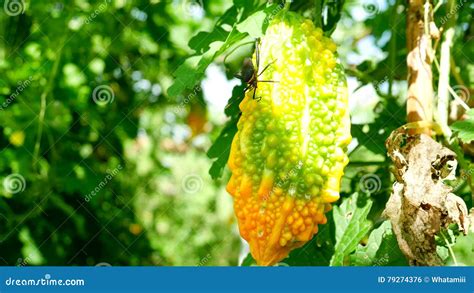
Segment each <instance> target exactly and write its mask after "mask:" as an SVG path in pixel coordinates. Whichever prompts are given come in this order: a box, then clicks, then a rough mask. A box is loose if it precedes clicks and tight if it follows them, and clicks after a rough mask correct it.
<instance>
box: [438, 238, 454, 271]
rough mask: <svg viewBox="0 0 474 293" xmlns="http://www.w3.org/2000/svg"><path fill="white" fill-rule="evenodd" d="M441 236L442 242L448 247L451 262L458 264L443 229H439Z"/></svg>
mask: <svg viewBox="0 0 474 293" xmlns="http://www.w3.org/2000/svg"><path fill="white" fill-rule="evenodd" d="M439 234H441V237H443V240H444V242H445V243H446V246H447V247H448V251H449V254H451V256H452V257H453V262H454V265H455V266H458V260H457V259H456V255H455V254H454V251H453V249H452V248H451V245H452V244H451V242H449V241H448V238H446V236H445V235H444V233H443V231H440V233H439Z"/></svg>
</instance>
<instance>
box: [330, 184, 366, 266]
mask: <svg viewBox="0 0 474 293" xmlns="http://www.w3.org/2000/svg"><path fill="white" fill-rule="evenodd" d="M371 207H372V201H371V200H370V199H368V198H366V197H364V196H363V195H359V194H358V193H354V194H353V195H352V196H351V197H349V198H347V199H345V200H344V202H343V203H342V204H341V205H340V206H339V207H337V206H336V207H334V212H333V216H334V223H335V225H336V247H335V252H334V255H333V257H332V258H331V262H330V265H331V266H342V265H344V258H345V257H346V256H348V255H349V254H350V253H352V252H353V251H354V250H355V249H356V248H357V245H358V244H359V242H360V241H361V240H362V239H363V238H364V237H365V236H366V234H367V233H368V232H369V231H370V228H371V226H372V224H371V222H370V221H369V220H367V215H368V214H369V212H370V208H371Z"/></svg>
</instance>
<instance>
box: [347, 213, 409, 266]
mask: <svg viewBox="0 0 474 293" xmlns="http://www.w3.org/2000/svg"><path fill="white" fill-rule="evenodd" d="M351 265H355V266H403V265H408V263H407V261H406V259H405V256H404V255H403V253H402V252H401V251H400V248H399V247H398V243H397V239H396V236H395V235H394V234H393V231H392V226H391V224H390V221H385V222H383V223H382V225H380V226H379V227H378V228H377V229H374V230H373V231H372V233H370V236H369V239H368V241H367V244H366V245H361V244H359V245H358V246H357V249H356V251H355V252H354V254H353V255H351Z"/></svg>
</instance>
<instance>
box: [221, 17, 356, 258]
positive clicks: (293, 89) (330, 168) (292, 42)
mask: <svg viewBox="0 0 474 293" xmlns="http://www.w3.org/2000/svg"><path fill="white" fill-rule="evenodd" d="M336 58H337V56H336V45H335V44H334V43H333V42H332V41H331V40H330V39H329V38H326V37H324V36H323V34H322V31H321V29H319V28H315V27H314V25H313V23H312V22H311V21H309V20H305V19H304V18H302V17H301V16H299V15H297V14H295V13H292V12H285V13H283V14H280V15H278V16H277V17H276V18H275V19H274V20H273V21H272V23H271V24H270V25H269V27H268V29H267V32H266V34H265V36H264V37H263V38H262V39H261V47H260V69H262V68H264V67H265V66H266V65H267V64H270V63H271V62H272V61H275V62H274V63H273V64H272V65H271V66H270V67H269V68H268V69H267V70H266V71H265V72H264V73H263V75H262V76H260V77H259V79H260V80H274V81H278V82H277V83H264V82H259V83H258V89H257V93H256V97H258V99H252V96H253V91H248V92H247V93H246V96H245V98H244V100H243V101H242V103H241V104H240V109H241V111H242V116H241V118H240V120H239V122H238V125H237V126H238V132H237V134H236V135H235V137H234V140H233V142H232V147H231V153H230V157H229V161H228V165H229V168H230V170H231V171H232V176H231V178H230V181H229V183H228V184H227V191H228V192H229V193H230V194H231V195H232V196H233V197H234V210H235V213H236V216H237V219H238V223H239V229H240V234H241V236H242V237H243V238H244V239H245V240H247V241H248V243H249V244H250V251H251V254H252V256H253V257H254V259H255V260H256V261H257V263H258V264H259V265H273V264H275V263H277V262H278V261H280V260H282V259H283V258H285V257H286V256H288V254H289V252H290V251H291V250H292V249H294V248H297V247H300V246H302V245H303V244H304V243H306V242H307V241H309V240H310V239H311V238H312V237H313V235H314V234H316V233H317V232H318V224H325V223H326V221H327V220H326V217H325V213H326V212H327V211H329V210H330V209H331V203H332V202H334V201H336V200H338V199H339V189H340V180H341V176H342V174H343V169H344V167H345V166H346V165H347V163H348V158H347V155H346V153H345V149H346V147H347V145H348V144H349V142H350V140H351V135H350V118H349V113H348V94H347V85H346V80H345V76H344V72H343V69H342V67H341V66H340V64H339V63H338V61H337V59H336ZM254 63H255V56H254Z"/></svg>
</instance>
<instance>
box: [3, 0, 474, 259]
mask: <svg viewBox="0 0 474 293" xmlns="http://www.w3.org/2000/svg"><path fill="white" fill-rule="evenodd" d="M236 2H241V1H236ZM257 2H258V1H257ZM260 2H264V1H260ZM303 2H305V1H303ZM303 2H301V3H298V1H295V3H294V6H295V9H299V10H301V11H306V10H308V11H309V8H307V7H305V5H306V4H305V3H306V2H305V3H303ZM334 3H337V1H335V2H334ZM1 4H2V5H1V8H2V10H1V11H0V182H3V186H0V265H91V266H93V265H114V266H115V265H159V266H160V265H190V266H196V265H237V264H238V263H239V258H240V259H242V258H243V256H245V255H246V248H245V245H243V243H242V241H241V240H240V237H239V234H238V229H237V225H236V221H235V218H234V216H233V211H232V198H231V197H230V196H229V195H228V194H227V193H226V191H225V189H224V185H225V183H226V182H227V179H228V173H227V172H225V173H224V176H223V177H221V178H220V179H218V180H213V179H211V176H210V175H209V174H208V170H209V168H210V166H211V164H212V161H211V160H210V159H208V157H207V155H206V152H207V150H208V149H209V147H210V146H211V145H212V142H213V140H214V139H215V138H216V137H217V136H218V134H219V133H220V131H221V129H222V128H223V126H224V124H225V121H226V117H225V115H224V107H225V105H226V103H227V100H228V99H229V98H230V97H231V94H232V88H233V86H235V85H238V84H240V83H239V82H237V80H235V79H232V78H231V76H232V75H231V73H232V70H235V68H236V67H238V65H235V64H239V62H240V61H241V60H239V58H240V57H242V56H244V55H249V53H250V48H248V49H247V51H245V50H243V52H240V55H242V56H240V57H239V58H238V57H235V58H234V59H235V60H231V61H229V62H233V63H234V64H233V65H232V64H230V65H229V66H227V67H225V66H224V65H223V60H222V58H220V59H219V60H217V61H216V62H215V63H214V64H212V65H211V66H209V67H208V69H207V71H206V75H205V79H204V80H203V81H202V83H201V84H200V85H198V86H197V87H196V88H194V89H193V90H191V91H188V92H187V93H186V94H184V95H180V96H178V97H171V96H168V95H167V90H168V88H169V87H170V86H171V84H173V82H174V76H173V73H174V72H175V70H176V69H177V67H178V66H179V65H180V64H182V62H183V60H184V58H186V57H187V56H188V55H189V54H192V53H193V50H191V49H190V47H189V46H188V41H189V40H190V39H191V38H192V37H193V36H194V35H195V34H196V33H197V32H199V31H202V30H212V28H213V26H214V24H215V22H216V20H217V19H218V18H219V17H220V16H221V15H222V14H223V13H224V12H225V11H226V10H227V9H228V8H229V7H231V6H232V5H233V2H232V1H230V0H228V1H225V0H209V1H207V0H204V1H191V0H189V1H187V0H181V1H174V0H167V1H163V0H162V1H160V0H151V1H144V0H143V1H140V0H134V1H126V0H101V1H92V0H91V1H85V0H74V1H13V0H11V1H8V0H2V1H1ZM400 7H401V8H400ZM400 9H401V11H403V6H402V3H401V1H398V2H397V1H395V0H392V1H379V2H377V1H372V2H370V1H364V2H360V1H346V3H345V6H344V9H343V10H342V14H341V20H340V21H339V24H338V26H337V29H336V30H335V32H334V34H333V38H334V39H335V41H336V43H338V44H339V45H340V49H339V53H340V57H341V60H342V62H343V64H345V66H346V68H347V70H348V74H349V75H350V77H349V88H350V91H351V93H352V95H351V111H352V115H353V123H354V130H353V132H354V131H355V132H354V137H356V139H357V138H358V139H359V142H358V144H359V146H361V147H355V145H354V146H353V150H355V151H354V152H353V153H352V154H351V160H352V161H353V162H354V163H353V164H352V165H350V166H349V168H348V170H347V174H346V175H345V177H344V186H343V195H344V194H351V193H352V192H354V191H356V190H357V189H358V188H359V187H358V186H357V182H359V180H360V178H361V177H362V176H363V175H364V174H366V173H367V172H370V173H374V174H378V175H379V176H380V178H382V186H381V187H379V190H377V192H378V193H377V194H376V195H375V197H374V202H375V205H374V206H375V207H377V210H373V212H372V213H373V214H374V218H376V217H378V216H379V214H380V211H381V210H382V208H383V206H384V204H385V201H386V200H387V198H388V194H389V189H390V184H391V183H390V176H389V172H388V160H387V158H386V157H385V149H384V148H383V141H384V139H385V138H386V136H388V134H389V133H390V131H391V130H393V129H395V128H397V127H398V126H400V125H402V124H404V123H405V122H404V119H405V118H404V116H405V114H404V111H403V99H402V98H403V95H404V89H405V87H406V83H405V81H404V80H405V79H406V65H405V58H406V49H405V37H404V36H405V33H404V29H405V19H404V14H403V13H397V11H398V10H400ZM443 9H444V8H443V7H441V8H440V10H439V11H443ZM460 14H461V15H460V21H459V24H458V26H459V27H458V30H457V35H456V42H457V43H458V44H459V46H456V47H455V49H454V52H453V54H454V58H455V60H457V61H458V62H460V63H461V62H462V60H466V57H465V56H468V55H469V54H467V55H466V51H467V50H472V48H473V45H472V41H471V42H466V41H465V38H468V39H469V40H472V34H473V28H472V20H471V16H470V14H469V10H466V11H460ZM237 55H239V54H237ZM463 56H464V57H463ZM470 56H471V57H472V55H470ZM458 65H459V64H458ZM232 66H233V69H232ZM473 72H474V69H473V66H472V63H471V64H470V65H468V66H467V67H466V70H463V71H461V72H460V75H459V78H460V79H461V80H464V81H465V82H467V83H468V85H469V84H470V83H472V80H473V79H474V78H473ZM364 127H365V128H364ZM367 133H369V134H370V136H368V135H367ZM356 144H357V143H356ZM465 195H466V198H469V191H468V190H467V191H466V192H465Z"/></svg>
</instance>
